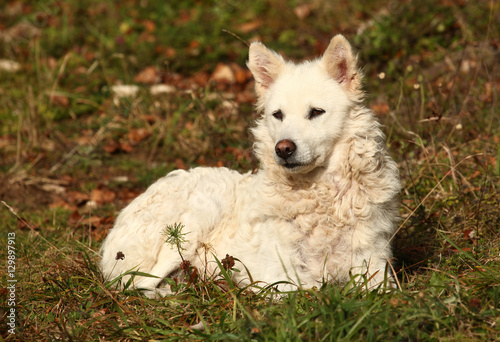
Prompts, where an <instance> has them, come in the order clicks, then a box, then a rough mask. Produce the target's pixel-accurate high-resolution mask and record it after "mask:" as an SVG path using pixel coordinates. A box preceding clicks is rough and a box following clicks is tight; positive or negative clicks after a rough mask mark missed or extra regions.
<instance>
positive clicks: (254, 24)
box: [238, 19, 263, 33]
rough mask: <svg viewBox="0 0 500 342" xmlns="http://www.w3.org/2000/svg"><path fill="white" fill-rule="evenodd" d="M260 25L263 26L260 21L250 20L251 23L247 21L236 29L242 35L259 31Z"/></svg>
mask: <svg viewBox="0 0 500 342" xmlns="http://www.w3.org/2000/svg"><path fill="white" fill-rule="evenodd" d="M262 24H263V21H262V19H256V20H252V21H248V22H246V23H243V24H241V25H240V26H239V27H238V30H239V31H241V32H243V33H249V32H252V31H255V30H257V29H259V28H260V27H261V26H262Z"/></svg>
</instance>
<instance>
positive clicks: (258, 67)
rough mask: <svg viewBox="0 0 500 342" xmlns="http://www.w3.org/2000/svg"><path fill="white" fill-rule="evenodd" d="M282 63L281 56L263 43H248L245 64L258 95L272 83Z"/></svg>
mask: <svg viewBox="0 0 500 342" xmlns="http://www.w3.org/2000/svg"><path fill="white" fill-rule="evenodd" d="M284 65H285V61H284V60H283V58H282V57H281V56H280V55H278V54H277V53H276V52H274V51H271V50H269V49H268V48H266V47H265V46H264V44H262V43H259V42H255V43H252V44H251V45H250V52H249V57H248V63H247V66H248V68H249V69H250V71H251V72H252V74H253V77H254V78H255V91H256V92H257V95H258V96H259V97H261V96H262V95H264V93H265V92H266V90H267V89H269V87H270V86H271V84H273V83H274V81H275V80H276V78H277V77H278V75H279V73H280V71H281V69H282V68H283V66H284Z"/></svg>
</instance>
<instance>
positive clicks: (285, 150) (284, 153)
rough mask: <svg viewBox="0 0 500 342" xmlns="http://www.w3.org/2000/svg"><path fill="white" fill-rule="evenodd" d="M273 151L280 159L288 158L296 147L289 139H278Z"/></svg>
mask: <svg viewBox="0 0 500 342" xmlns="http://www.w3.org/2000/svg"><path fill="white" fill-rule="evenodd" d="M274 149H275V151H276V154H277V155H278V157H280V158H281V159H287V158H289V157H290V156H291V155H292V154H293V153H294V152H295V150H296V149H297V145H295V143H294V142H293V141H291V140H288V139H285V140H281V141H279V142H278V143H277V144H276V146H275V148H274Z"/></svg>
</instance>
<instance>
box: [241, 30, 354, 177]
mask: <svg viewBox="0 0 500 342" xmlns="http://www.w3.org/2000/svg"><path fill="white" fill-rule="evenodd" d="M247 65H248V67H249V69H250V70H251V72H252V74H253V75H254V78H255V84H256V85H255V88H256V92H257V96H258V104H257V107H258V109H259V110H260V111H261V112H262V118H261V119H260V120H259V121H258V123H257V127H255V128H254V129H253V134H254V136H255V138H256V144H255V149H256V153H257V155H258V157H259V158H260V159H261V161H262V163H263V164H264V167H266V163H272V162H273V161H274V163H276V164H277V165H279V166H280V167H281V168H283V169H284V170H286V172H289V173H295V174H297V173H308V172H310V171H312V170H314V169H316V168H318V167H323V166H325V163H326V162H327V160H328V157H329V156H330V155H331V153H332V151H333V148H334V145H335V142H336V141H337V140H338V138H339V137H340V136H341V134H342V130H343V127H344V123H345V118H346V117H347V115H348V112H349V110H350V108H351V107H352V105H353V103H354V102H356V101H357V100H358V99H359V98H360V94H361V90H360V83H361V75H360V73H359V71H358V69H357V68H356V57H355V56H354V55H353V53H352V50H351V46H350V44H349V42H348V41H347V40H346V39H345V38H344V37H343V36H342V35H337V36H335V37H334V38H333V39H332V40H331V42H330V45H329V46H328V48H327V49H326V51H325V53H324V54H323V56H322V57H321V58H319V59H317V60H315V61H308V62H303V63H300V64H295V63H291V62H287V61H285V60H284V59H283V58H282V57H281V56H280V55H278V54H277V53H275V52H274V51H271V50H269V49H267V48H266V47H265V46H264V45H263V44H261V43H253V44H252V45H251V46H250V54H249V60H248V63H247ZM267 166H269V165H267Z"/></svg>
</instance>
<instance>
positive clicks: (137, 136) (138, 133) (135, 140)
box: [128, 128, 151, 146]
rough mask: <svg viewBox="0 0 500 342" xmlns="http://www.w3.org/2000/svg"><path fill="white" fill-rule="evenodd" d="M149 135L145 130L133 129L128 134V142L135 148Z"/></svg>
mask: <svg viewBox="0 0 500 342" xmlns="http://www.w3.org/2000/svg"><path fill="white" fill-rule="evenodd" d="M150 135H151V133H150V132H149V131H148V130H147V129H145V128H133V129H131V130H130V131H129V132H128V141H129V142H130V144H131V145H132V146H135V145H137V144H139V143H140V142H141V141H143V140H144V139H146V138H147V137H149V136H150Z"/></svg>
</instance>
